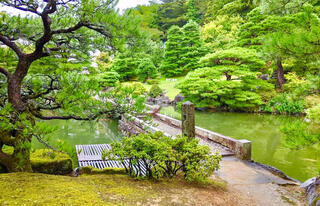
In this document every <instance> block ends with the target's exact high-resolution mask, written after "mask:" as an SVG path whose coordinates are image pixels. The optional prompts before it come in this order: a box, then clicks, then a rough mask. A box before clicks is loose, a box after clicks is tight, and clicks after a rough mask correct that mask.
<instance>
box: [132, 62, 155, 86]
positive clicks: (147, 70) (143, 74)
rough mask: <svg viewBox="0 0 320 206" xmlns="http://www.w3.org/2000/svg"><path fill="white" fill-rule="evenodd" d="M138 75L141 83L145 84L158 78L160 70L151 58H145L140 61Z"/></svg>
mask: <svg viewBox="0 0 320 206" xmlns="http://www.w3.org/2000/svg"><path fill="white" fill-rule="evenodd" d="M137 74H138V77H139V81H142V82H145V81H146V80H147V79H150V78H156V77H157V74H158V70H157V68H156V67H155V66H154V64H153V62H152V61H151V60H150V59H149V58H144V59H141V60H140V63H139V66H138V68H137Z"/></svg>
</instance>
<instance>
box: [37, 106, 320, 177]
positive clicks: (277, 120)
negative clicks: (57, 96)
mask: <svg viewBox="0 0 320 206" xmlns="http://www.w3.org/2000/svg"><path fill="white" fill-rule="evenodd" d="M161 112H162V113H164V114H167V115H169V116H173V117H174V118H178V119H179V118H180V114H179V113H178V112H176V111H174V109H173V108H172V107H166V108H163V109H162V111H161ZM302 120H303V119H302V118H299V117H290V116H275V115H266V114H247V113H229V112H226V113H224V112H219V113H207V112H196V125H197V126H200V127H203V128H205V129H208V130H211V131H214V132H218V133H220V134H223V135H226V136H230V137H233V138H235V139H248V140H251V141H252V156H253V159H254V160H255V161H257V162H261V163H264V164H267V165H270V166H273V167H276V168H278V169H280V170H281V171H283V172H284V173H286V174H287V175H289V176H290V177H293V178H295V179H298V180H300V181H304V180H306V179H308V178H310V177H313V176H315V175H317V174H318V173H319V170H320V145H313V146H311V147H307V148H304V149H302V150H298V151H296V150H290V149H288V148H286V147H284V146H283V137H282V134H281V132H280V128H281V126H282V125H284V124H285V123H286V122H288V121H302ZM46 124H48V125H50V126H53V127H56V128H57V130H56V131H55V132H54V133H53V134H52V135H50V136H51V138H50V139H49V142H50V143H52V144H53V145H54V144H55V143H56V141H57V139H61V140H64V141H65V142H67V143H68V144H69V146H70V147H73V148H74V145H76V144H105V143H107V144H108V143H111V142H113V141H117V140H120V139H121V137H122V134H121V133H120V132H119V131H118V123H117V121H107V120H101V121H99V122H87V121H75V120H68V121H65V120H52V121H46ZM33 147H35V148H41V147H43V146H42V145H41V144H40V143H38V142H37V141H33Z"/></svg>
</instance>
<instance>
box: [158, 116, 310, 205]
mask: <svg viewBox="0 0 320 206" xmlns="http://www.w3.org/2000/svg"><path fill="white" fill-rule="evenodd" d="M153 123H154V124H155V125H156V127H157V128H158V129H160V130H161V131H165V132H166V133H168V134H170V135H172V136H177V135H180V134H181V129H179V128H176V127H173V126H169V125H168V124H166V123H164V122H162V121H160V120H157V119H154V120H153ZM198 138H199V137H198ZM200 144H205V145H208V146H210V148H211V151H212V152H216V151H218V152H220V153H221V154H222V155H223V154H230V153H231V151H230V150H229V149H228V148H226V147H223V146H221V145H219V144H217V143H214V142H213V141H209V140H203V139H200ZM217 175H218V177H219V178H221V179H223V180H224V181H226V182H227V183H228V188H229V189H230V190H231V191H235V192H238V193H242V194H243V195H244V196H246V197H248V196H249V198H252V199H253V201H254V202H256V205H258V206H286V205H290V206H292V205H307V204H306V203H305V199H304V197H303V190H302V189H300V187H299V185H298V184H297V183H296V182H294V181H291V180H287V179H283V178H281V177H279V176H277V175H274V174H273V173H271V172H270V171H268V170H266V169H264V168H262V167H261V166H258V165H256V164H254V163H250V162H246V161H242V160H239V159H238V158H236V157H234V156H227V157H223V158H222V161H221V168H220V169H219V170H218V172H217ZM212 178H214V177H212Z"/></svg>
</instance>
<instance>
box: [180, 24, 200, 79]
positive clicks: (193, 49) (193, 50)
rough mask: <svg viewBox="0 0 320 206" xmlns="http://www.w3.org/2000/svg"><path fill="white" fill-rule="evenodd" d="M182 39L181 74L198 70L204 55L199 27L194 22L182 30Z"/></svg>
mask: <svg viewBox="0 0 320 206" xmlns="http://www.w3.org/2000/svg"><path fill="white" fill-rule="evenodd" d="M182 32H183V39H182V42H181V44H182V50H181V51H182V55H181V62H182V69H183V73H187V72H189V71H192V70H194V69H196V68H198V66H199V64H198V62H199V60H200V57H202V56H203V55H204V54H205V50H204V48H203V42H202V40H201V37H200V28H199V25H198V24H197V23H196V22H194V21H192V20H191V21H189V22H188V23H187V24H186V25H185V26H184V27H183V28H182Z"/></svg>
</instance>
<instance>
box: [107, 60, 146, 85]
mask: <svg viewBox="0 0 320 206" xmlns="http://www.w3.org/2000/svg"><path fill="white" fill-rule="evenodd" d="M139 63H140V62H139V59H137V58H134V57H126V56H124V55H119V56H118V57H117V58H115V60H114V62H113V65H112V66H111V70H112V71H115V72H117V73H118V74H119V75H120V80H121V81H129V80H132V79H134V78H136V77H137V68H138V66H139Z"/></svg>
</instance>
